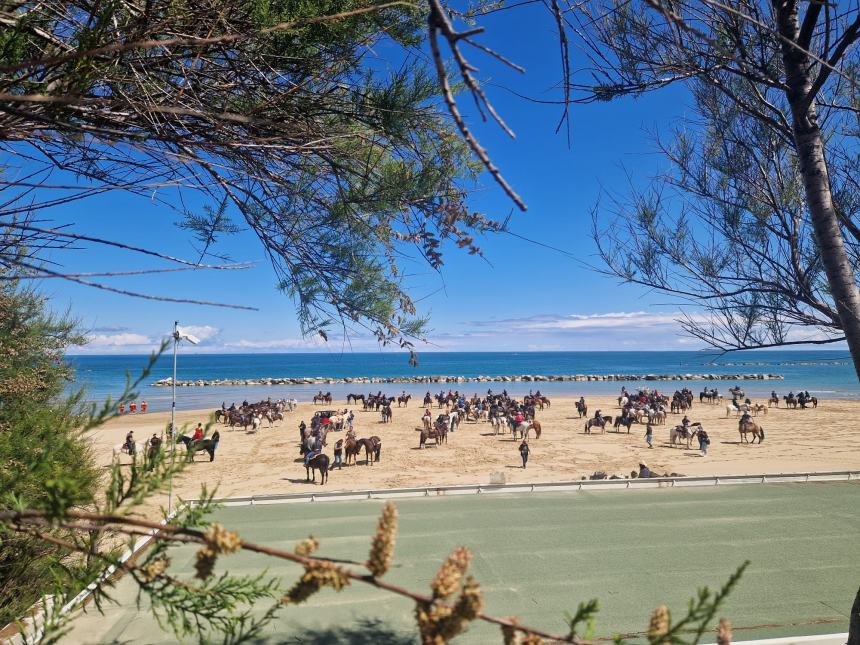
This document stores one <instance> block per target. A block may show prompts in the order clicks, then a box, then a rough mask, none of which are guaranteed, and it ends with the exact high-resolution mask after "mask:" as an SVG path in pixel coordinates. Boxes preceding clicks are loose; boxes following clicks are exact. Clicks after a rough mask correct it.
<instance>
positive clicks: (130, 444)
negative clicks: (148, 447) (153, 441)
mask: <svg viewBox="0 0 860 645" xmlns="http://www.w3.org/2000/svg"><path fill="white" fill-rule="evenodd" d="M123 448H125V449H126V450H128V454H130V455H133V454H134V452H135V445H134V430H129V431H128V434H127V435H125V445H124V446H123Z"/></svg>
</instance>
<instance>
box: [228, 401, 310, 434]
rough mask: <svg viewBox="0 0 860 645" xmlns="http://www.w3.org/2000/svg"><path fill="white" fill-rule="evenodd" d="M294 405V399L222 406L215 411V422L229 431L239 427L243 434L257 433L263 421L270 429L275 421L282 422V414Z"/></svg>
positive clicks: (290, 409) (245, 402)
mask: <svg viewBox="0 0 860 645" xmlns="http://www.w3.org/2000/svg"><path fill="white" fill-rule="evenodd" d="M296 403H297V401H296V400H295V399H278V400H277V401H272V400H271V399H267V400H265V401H260V402H258V403H248V402H247V401H244V402H243V403H242V405H241V406H239V407H236V404H235V403H234V404H233V405H231V406H230V407H229V408H228V407H225V406H224V405H222V406H221V408H220V409H218V410H215V421H216V422H221V423H223V424H225V425H227V426H229V427H230V428H231V429H233V428H236V427H238V426H241V427H242V428H244V430H245V432H257V431H258V430H259V429H260V428H261V427H262V426H263V421H268V422H269V427H270V428H271V427H273V426H274V424H275V422H276V421H283V420H284V412H285V411H287V410H289V411H292V410H293V409H294V408H295V406H296ZM248 428H250V430H248Z"/></svg>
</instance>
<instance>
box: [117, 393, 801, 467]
mask: <svg viewBox="0 0 860 645" xmlns="http://www.w3.org/2000/svg"><path fill="white" fill-rule="evenodd" d="M738 390H739V388H733V389H732V390H731V391H730V396H731V397H732V399H733V400H734V401H735V404H737V403H739V402H740V401H743V400H744V398H743V397H744V396H745V395H744V394H743V392H742V390H741V391H738ZM351 396H355V395H351ZM739 397H740V398H739ZM360 398H361V399H365V401H366V398H365V397H360ZM367 398H369V399H371V400H377V399H379V400H381V401H383V402H386V403H388V404H389V405H390V402H391V401H394V400H396V399H397V397H387V396H385V395H383V394H382V393H381V392H379V393H377V394H375V395H373V394H371V395H367ZM399 398H400V400H403V401H405V404H406V405H408V397H407V395H406V394H405V392H403V393H401V396H400V397H399ZM776 398H777V394H776V392H772V393H771V399H776ZM783 398H784V399H788V400H796V401H797V402H798V404H799V405H800V406H801V407H804V404H806V403H808V402H810V401H811V400H812V399H813V397H811V396H810V395H809V393H808V392H806V391H802V390H801V391H800V392H799V393H798V394H796V395H795V394H794V392H793V391H792V392H791V393H789V394H788V396H787V397H783ZM721 399H722V397H720V396H719V393H718V391H717V390H716V389H715V388H714V389H708V388H705V391H703V392H702V393H701V394H700V395H699V402H702V401H703V400H704V401H706V402H715V401H718V400H721ZM423 402H424V409H423V411H422V420H423V421H424V423H425V428H426V427H427V426H428V425H430V426H431V427H435V426H438V425H441V426H444V428H445V432H446V433H456V432H457V431H458V430H459V429H460V427H461V425H462V424H463V422H465V421H474V422H478V421H486V422H489V423H491V424H503V425H504V427H505V428H506V430H507V431H510V432H512V433H513V434H514V446H515V448H516V450H517V453H518V456H519V460H518V461H519V462H520V463H521V466H522V468H523V469H525V468H527V467H528V463H529V459H530V457H532V456H533V455H532V452H533V448H534V444H531V443H530V441H529V436H528V434H524V435H522V436H521V437H520V438H519V439H520V440H519V441H517V439H518V438H517V436H516V433H515V432H513V429H514V428H522V427H525V426H524V425H523V424H528V423H529V422H533V421H534V419H535V417H536V413H537V410H538V409H541V410H542V409H544V406H549V405H550V402H549V399H548V398H547V397H545V396H544V395H543V394H542V393H541V392H540V391H537V392H534V391H531V390H530V391H529V394H528V395H526V396H523V397H522V398H521V399H517V398H514V397H513V396H511V395H510V394H509V393H508V391H507V390H503V391H502V392H501V393H494V392H493V390H492V389H488V390H487V392H486V395H481V396H479V395H478V394H473V395H472V396H471V397H469V396H467V395H466V394H465V393H461V392H459V391H458V390H453V389H449V390H448V391H447V392H445V391H444V390H442V391H440V392H439V393H438V394H435V395H433V394H431V393H430V392H429V391H428V392H427V393H426V395H425V397H424V401H423ZM746 402H747V403H749V399H747V400H746ZM356 403H358V401H356ZM434 403H435V404H436V405H438V406H439V408H444V410H439V411H438V412H439V414H438V416H437V415H435V414H434V412H433V406H434ZM618 403H619V406H620V407H621V414H620V415H619V416H617V417H615V427H616V430H618V429H619V424H620V425H626V426H627V428H628V432H629V430H630V424H632V423H640V424H643V425H644V426H645V431H644V442H645V445H646V446H647V448H648V449H651V450H653V449H654V448H655V438H654V437H655V427H656V426H657V425H659V424H661V423H664V422H665V420H666V415H667V413H668V412H670V409H669V408H670V406H671V412H678V411H682V410H683V411H684V415H683V418H682V419H681V421H680V423H678V424H677V425H674V427H672V428H670V434H671V435H673V436H672V439H671V442H670V444H671V445H672V447H675V445H676V442H675V436H674V435H677V436H679V437H680V438H683V439H685V440H686V444H687V448H689V447H690V443H691V442H692V440H693V439H695V440H696V442H697V443H698V452H699V453H700V454H701V456H702V457H707V455H708V451H709V448H710V445H711V437H710V436H709V434H708V432H707V431H706V430H705V429H704V427H703V425H702V424H701V423H700V422H694V421H691V419H690V416H689V415H688V414H687V412H688V411H689V410H691V409H692V405H693V393H692V392H691V391H690V390H689V389H688V388H683V389H679V390H677V391H675V392H674V393H673V394H671V395H668V393H666V394H664V393H662V392H660V391H659V390H658V389H656V388H655V389H653V390H652V389H649V388H639V389H635V390H633V391H629V390H628V389H627V387H626V386H623V387H622V388H621V391H620V396H619V397H618ZM816 403H817V401H816ZM296 404H297V401H295V399H281V400H278V401H273V400H272V399H271V398H269V399H267V400H265V401H260V402H258V403H249V402H248V401H243V402H242V404H241V405H237V404H235V403H233V404H232V405H230V406H227V404H226V402H225V403H223V404H222V406H221V409H220V410H218V411H217V412H218V414H216V418H217V417H220V418H219V419H218V420H220V421H221V422H222V423H226V424H228V425H231V426H232V425H238V424H243V423H247V422H248V421H247V419H248V418H251V419H252V420H253V418H255V417H260V418H262V417H266V418H268V417H271V418H270V421H271V420H273V419H274V418H277V417H275V416H274V415H276V414H278V413H280V412H281V411H287V410H289V411H293V410H294V409H295V407H296ZM365 407H367V406H365ZM576 407H577V410H579V411H580V413H582V412H584V411H586V410H587V408H588V406H587V403H586V401H585V398H584V397H580V399H579V400H578V401H577V402H576ZM146 409H147V404H146V401H145V400H143V401H141V402H140V406H139V411H140V413H141V414H143V413H145V412H146ZM740 411H743V416H740V417H739V420H738V423H739V425H743V424H745V423H748V422H751V421H752V415H751V414H750V411H749V409H746V410H743V409H742V410H740ZM740 411H739V413H740ZM128 412H129V413H131V414H135V413H137V412H138V405H137V404H136V402H132V403H131V404H130V405H129V410H128ZM120 413H121V414H125V409H124V408H123V407H120ZM434 416H436V417H437V418H436V419H435V420H434ZM280 418H283V417H282V416H281V417H280ZM428 419H429V420H430V421H429V423H428ZM587 419H589V420H594V421H596V422H599V423H600V424H603V425H605V424H606V422H607V420H608V421H609V422H611V421H612V417H609V416H604V415H603V413H602V411H601V410H599V409H598V410H596V411H594V413H593V416H591V415H587ZM355 420H356V414H355V411H354V410H351V409H349V408H342V409H340V408H338V409H333V410H318V411H317V412H316V413H315V414H314V416H313V417H312V418H311V419H310V427H309V426H308V425H307V424H306V423H305V421H301V423H300V424H299V432H300V437H301V440H302V457H303V462H304V465H305V466H310V465H311V464H312V462H314V460H316V459H317V457H319V456H320V455H322V453H323V449H324V447H325V446H326V438H325V434H326V432H328V431H340V430H346V435H345V436H344V438H342V439H338V440H337V441H336V442H334V445H333V453H334V459H333V462H332V464H331V468H332V469H334V468H338V469H339V468H343V466H344V465H345V462H344V456H345V455H344V451H345V444H347V443H349V442H350V441H351V442H352V444H353V445H354V444H355V442H356V441H361V440H359V439H357V438H356V429H355ZM383 421H384V419H383ZM252 422H253V421H252ZM603 425H601V427H603ZM587 427H588V426H587ZM538 428H539V425H538ZM586 431H587V432H588V430H586ZM537 436H540V435H539V430H538V435H537ZM168 438H169V439H170V431H169V430H168ZM205 439H206V437H205V431H204V429H203V425H202V424H198V425H197V427H196V428H195V430H194V433H193V434H192V435H191V436H189V437H185V436H183V437H181V440H182V441H183V442H184V443H186V447H187V448H188V450H189V452H190V451H191V449H192V447H194V446H198V445H200V444H201V442H203V441H204V440H205ZM375 439H377V440H378V437H376V438H375ZM368 441H369V440H368ZM446 441H447V439H446ZM168 443H171V444H172V443H173V442H172V441H169V442H168ZM437 444H438V442H437ZM143 445H144V447H145V449H146V450H147V454H149V455H153V454H156V453H157V452H158V451H160V450H162V445H163V439H162V438H161V437H159V436H158V435H157V433H154V434H153V436H152V437H150V438H149V439H147V440H146V442H145V444H143ZM210 445H211V442H210ZM214 447H217V441H216V442H215V444H214V446H213V447H212V450H211V451H210V456H211V458H212V459H214ZM422 447H423V441H422ZM138 449H139V447H138V446H136V444H135V440H134V434H133V431H130V432H129V433H128V435H127V436H126V440H125V443H124V444H123V450H124V451H125V452H128V453H129V454H130V455H134V454H135V453H136V452H137V451H138ZM639 466H640V469H639V472H638V473H636V474H635V475H634V474H633V473H631V476H639V477H648V476H655V475H653V474H652V472H653V471H651V469H650V468H648V466H647V464H645V463H644V462H640V464H639ZM601 472H602V471H597V472H596V473H595V474H597V475H598V476H599V474H600V473H601Z"/></svg>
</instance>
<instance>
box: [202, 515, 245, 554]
mask: <svg viewBox="0 0 860 645" xmlns="http://www.w3.org/2000/svg"><path fill="white" fill-rule="evenodd" d="M203 539H204V540H205V541H206V545H207V546H208V547H209V548H210V549H211V550H212V552H213V553H214V554H215V555H220V554H222V553H235V552H236V551H238V550H239V548H240V547H241V546H242V540H241V539H240V538H239V534H238V533H235V532H233V531H228V530H227V529H225V528H224V527H223V526H221V525H220V524H218V523H215V524H212V526H210V527H209V529H208V530H207V531H206V534H205V535H204V536H203Z"/></svg>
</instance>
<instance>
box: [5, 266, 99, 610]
mask: <svg viewBox="0 0 860 645" xmlns="http://www.w3.org/2000/svg"><path fill="white" fill-rule="evenodd" d="M4 277H8V275H5V276H4ZM81 342H82V338H81V336H80V335H79V334H78V333H77V332H76V331H75V326H74V322H73V321H71V320H69V319H67V318H63V317H58V316H54V315H52V314H50V313H48V312H47V310H46V303H45V299H44V298H43V297H41V296H39V295H38V294H37V293H35V292H34V291H33V290H31V289H25V288H22V287H20V286H19V285H18V284H16V283H15V282H14V281H9V280H5V281H2V282H0V356H2V357H3V358H2V360H0V507H10V506H16V507H30V508H40V507H46V506H47V507H65V508H68V507H70V506H73V505H79V504H85V503H87V502H89V501H91V500H92V498H93V495H94V494H95V492H96V489H97V484H98V478H99V474H98V471H97V469H96V466H95V464H94V462H93V460H92V456H91V453H90V448H89V445H88V444H87V443H86V442H85V441H84V440H83V439H82V438H81V436H80V434H79V433H78V431H77V427H78V425H79V424H80V423H81V420H82V412H81V406H80V398H81V395H80V394H76V395H73V396H71V397H68V398H63V397H62V396H61V394H62V391H63V388H64V386H65V384H66V382H67V380H68V379H69V378H70V377H71V369H70V368H69V367H68V365H66V363H65V361H64V360H63V351H64V350H65V349H66V348H67V347H68V346H70V345H76V344H80V343H81ZM63 566H64V564H63V561H62V558H60V557H58V552H57V549H56V547H53V546H51V545H49V544H46V543H44V542H40V541H38V540H34V539H32V538H30V537H26V536H17V535H15V536H13V535H10V534H8V533H5V532H4V534H3V535H2V538H0V624H6V623H8V622H10V621H12V620H14V619H15V618H17V617H18V616H19V615H20V614H21V613H22V612H23V611H24V610H25V609H26V608H27V607H28V606H29V605H30V604H32V603H33V602H35V601H36V600H37V599H38V598H39V597H40V595H41V594H42V593H43V592H44V590H43V589H41V588H39V586H38V583H37V582H36V581H38V580H40V579H41V580H48V581H49V580H52V579H53V578H54V577H55V576H61V575H62V574H63Z"/></svg>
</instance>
